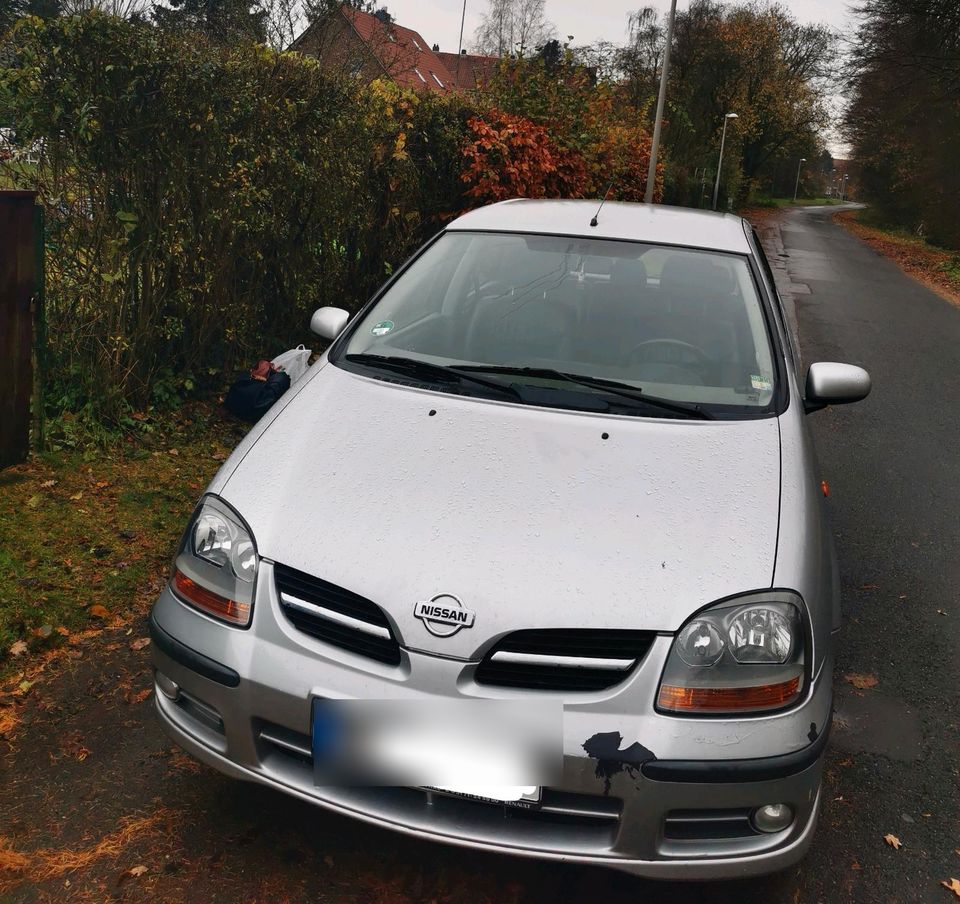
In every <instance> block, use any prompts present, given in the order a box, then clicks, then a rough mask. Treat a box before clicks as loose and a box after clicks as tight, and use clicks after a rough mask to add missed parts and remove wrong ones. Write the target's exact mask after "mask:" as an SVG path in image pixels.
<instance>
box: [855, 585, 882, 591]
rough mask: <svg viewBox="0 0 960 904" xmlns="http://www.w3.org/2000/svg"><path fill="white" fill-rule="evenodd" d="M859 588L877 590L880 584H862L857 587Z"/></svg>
mask: <svg viewBox="0 0 960 904" xmlns="http://www.w3.org/2000/svg"><path fill="white" fill-rule="evenodd" d="M859 589H860V590H879V589H880V585H879V584H862V585H861V586H860V587H859Z"/></svg>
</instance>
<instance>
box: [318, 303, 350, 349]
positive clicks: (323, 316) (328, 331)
mask: <svg viewBox="0 0 960 904" xmlns="http://www.w3.org/2000/svg"><path fill="white" fill-rule="evenodd" d="M349 319H350V312H349V311H345V310H344V309H343V308H333V307H329V306H328V307H324V308H317V309H316V310H315V311H314V312H313V317H311V318H310V329H311V330H312V331H313V332H314V333H316V334H317V335H318V336H319V337H320V338H321V339H329V340H330V341H331V342H332V341H333V340H334V339H336V338H337V336H339V335H340V334H341V333H342V332H343V328H344V327H345V326H346V325H347V321H348V320H349Z"/></svg>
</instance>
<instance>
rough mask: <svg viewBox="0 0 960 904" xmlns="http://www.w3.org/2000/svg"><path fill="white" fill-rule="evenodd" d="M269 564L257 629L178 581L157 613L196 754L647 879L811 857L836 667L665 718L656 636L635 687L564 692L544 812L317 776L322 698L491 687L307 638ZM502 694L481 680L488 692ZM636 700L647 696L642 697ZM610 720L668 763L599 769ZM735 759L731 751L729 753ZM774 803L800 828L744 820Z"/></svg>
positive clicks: (186, 739) (312, 793) (165, 716)
mask: <svg viewBox="0 0 960 904" xmlns="http://www.w3.org/2000/svg"><path fill="white" fill-rule="evenodd" d="M264 564H265V565H266V566H267V567H266V569H265V570H266V572H267V574H266V575H262V577H261V580H260V581H259V582H258V584H259V588H258V593H257V603H256V606H255V607H254V613H255V616H254V625H253V626H252V627H251V629H250V630H248V631H239V630H236V629H231V628H228V627H225V626H223V625H220V624H218V623H215V622H213V621H212V620H210V619H208V618H206V617H205V616H203V615H201V614H199V613H197V612H195V611H193V610H192V609H190V608H188V607H187V606H185V605H183V604H182V603H181V602H180V601H179V600H177V599H176V598H175V597H174V596H173V595H172V594H171V593H170V591H169V590H165V591H164V593H163V594H162V595H161V597H160V599H159V600H158V602H157V605H156V607H155V609H154V613H153V614H152V615H151V631H152V633H153V636H154V643H153V644H152V648H153V651H154V652H153V656H154V663H155V665H156V668H157V671H158V673H160V674H161V675H162V676H165V677H166V678H167V679H172V681H174V682H176V684H177V685H178V686H179V688H180V694H179V697H178V698H177V699H176V700H173V699H171V698H170V697H169V696H167V695H165V694H164V693H163V692H162V691H161V689H160V688H158V690H157V694H156V708H157V712H158V714H159V716H160V719H161V722H162V724H163V726H164V729H165V730H166V732H167V733H168V734H169V735H170V736H171V738H173V740H174V741H176V742H177V743H178V744H179V745H181V746H182V747H183V748H184V749H186V750H187V751H188V752H190V753H191V754H193V755H194V756H195V757H196V758H197V759H199V760H201V761H202V762H205V763H207V764H208V765H211V766H213V767H214V768H216V769H218V770H220V771H221V772H224V773H225V774H227V775H230V776H233V777H235V778H239V779H244V780H247V781H256V782H260V783H262V784H265V785H268V786H271V787H274V788H277V789H278V790H281V791H284V792H286V793H288V794H293V795H295V796H297V797H300V798H302V799H304V800H308V801H311V802H313V803H317V804H319V805H321V806H323V807H326V808H328V809H330V810H333V811H335V812H338V813H342V814H344V815H348V816H352V817H355V818H358V819H362V820H364V821H366V822H370V823H373V824H376V825H380V826H384V827H387V828H392V829H396V830H398V831H402V832H405V833H407V834H411V835H415V836H418V837H421V838H425V839H431V840H437V841H443V842H447V843H451V844H456V845H461V846H466V847H472V848H479V849H485V850H490V851H498V852H502V853H511V854H516V855H521V856H530V857H536V858H545V859H553V860H562V861H567V862H574V863H584V864H596V865H606V866H610V867H614V868H618V869H622V870H625V871H628V872H630V873H633V874H636V875H643V876H649V877H659V878H665V879H707V878H726V877H738V876H750V875H757V874H762V873H768V872H774V871H776V870H779V869H782V868H785V867H787V866H789V865H791V864H792V863H794V862H796V861H797V860H799V859H800V858H801V857H802V856H803V854H804V853H805V852H806V849H807V847H808V846H809V844H810V841H811V839H812V836H813V832H814V829H815V826H816V819H817V809H818V804H819V787H820V775H821V769H822V751H823V747H824V744H825V741H826V731H827V730H828V729H829V721H830V707H831V688H830V680H829V676H830V670H829V668H825V669H822V670H821V671H820V676H821V680H819V681H815V682H814V683H813V686H812V687H811V688H810V691H809V693H808V696H807V698H806V700H805V701H804V703H803V704H801V705H800V706H799V707H797V708H796V709H795V710H793V711H791V712H790V713H787V714H782V715H780V716H776V717H766V718H753V719H745V720H741V721H728V720H717V719H677V718H670V717H665V716H662V715H660V714H657V713H655V712H654V710H653V708H652V701H653V699H654V696H655V685H656V682H657V681H658V680H659V674H660V670H661V668H662V665H663V658H664V657H665V655H666V650H667V649H668V648H669V643H670V639H669V638H667V637H664V638H661V639H660V640H662V641H663V643H660V642H659V641H658V643H656V644H655V645H654V647H653V649H651V651H650V653H649V654H648V656H647V659H646V660H645V661H644V663H642V664H641V665H640V666H639V667H638V669H637V670H636V672H635V673H634V674H633V675H632V676H631V678H630V679H628V681H627V682H625V684H624V685H623V686H620V687H617V688H612V689H610V690H609V691H605V692H603V693H602V694H575V695H571V697H573V698H576V699H572V700H571V699H569V698H568V700H567V701H566V702H565V708H564V736H565V745H564V746H565V750H564V753H565V757H564V777H563V782H562V785H561V786H559V787H555V788H551V789H545V790H544V798H543V802H542V806H541V807H540V808H539V809H536V810H521V809H517V808H513V807H504V806H499V805H496V804H490V803H485V802H480V801H473V800H466V799H462V798H454V797H447V796H442V795H439V794H431V793H429V792H426V791H422V790H418V789H411V788H331V787H324V788H318V787H316V786H315V785H314V780H313V769H312V764H311V762H310V750H309V732H310V700H311V699H312V698H313V697H314V696H323V697H331V698H338V697H357V696H365V697H370V698H385V699H391V698H407V699H409V698H412V697H416V696H424V695H427V694H437V693H439V692H441V690H440V689H441V688H443V686H444V684H445V683H446V684H447V685H448V686H449V688H450V689H451V691H452V694H453V695H457V694H459V695H462V696H476V695H479V693H480V691H478V690H477V689H476V686H473V687H471V684H470V682H469V681H468V680H466V679H464V678H463V674H462V673H463V670H464V667H465V665H466V664H465V663H463V662H460V661H454V660H446V659H441V658H440V657H435V656H430V655H427V654H422V653H415V652H412V651H404V662H403V664H402V666H401V667H400V668H399V670H397V669H391V668H388V667H381V666H379V665H378V664H376V663H372V664H371V663H369V662H367V661H365V660H362V659H360V658H359V657H357V656H354V655H352V654H350V653H346V652H344V651H341V650H336V649H333V648H329V647H326V646H325V645H324V644H322V643H321V642H319V641H315V640H313V639H312V638H309V637H306V636H302V635H299V633H298V632H297V631H296V630H295V629H293V628H292V626H290V625H289V624H288V623H286V622H285V620H284V617H283V615H282V614H281V613H280V611H279V606H278V605H277V603H276V600H275V599H273V596H274V594H273V591H272V585H273V581H272V580H271V579H270V577H271V576H270V575H269V563H264ZM264 578H266V579H264ZM391 673H393V674H391ZM445 676H447V677H445ZM161 680H162V679H161ZM168 689H169V688H168ZM496 691H497V689H493V688H484V689H482V695H484V696H493V695H497V694H496ZM448 693H450V691H448ZM507 693H513V694H516V693H517V692H516V691H513V692H504V695H506V694H507ZM639 699H646V700H647V701H648V702H647V703H646V704H645V705H643V706H637V700H639ZM628 704H629V705H628ZM818 729H819V730H818ZM612 730H617V731H619V732H620V734H621V735H622V737H623V739H624V741H623V743H622V745H621V749H626V748H627V747H629V746H630V744H631V743H632V742H633V741H635V740H637V741H639V742H640V743H641V744H643V746H644V747H646V748H647V749H649V750H650V751H652V752H653V753H654V754H655V755H656V756H657V759H655V760H653V761H651V762H649V763H646V764H644V766H643V767H639V768H632V767H630V766H629V765H628V766H626V767H624V768H614V769H613V770H610V769H607V770H605V771H606V772H607V774H608V775H607V778H606V779H605V778H604V777H601V776H600V775H599V774H598V769H597V765H598V764H597V761H596V760H593V759H591V758H589V757H587V756H586V755H585V752H584V750H583V746H582V745H583V741H584V740H586V739H587V738H590V737H591V736H592V735H594V734H596V733H598V732H607V731H612ZM771 738H772V739H774V740H773V741H771ZM731 753H732V754H736V758H735V759H734V758H731V757H729V756H728V755H725V754H731ZM611 772H612V774H610V773H611ZM608 782H609V784H608ZM769 803H786V804H789V805H790V806H791V807H792V808H793V810H794V813H795V818H794V820H793V823H792V824H791V825H790V826H789V827H788V828H786V829H784V830H783V831H781V832H777V833H773V834H758V833H756V832H753V831H752V830H750V828H749V822H748V820H747V815H746V814H749V812H750V811H751V810H752V809H753V808H755V807H758V806H761V805H763V804H769Z"/></svg>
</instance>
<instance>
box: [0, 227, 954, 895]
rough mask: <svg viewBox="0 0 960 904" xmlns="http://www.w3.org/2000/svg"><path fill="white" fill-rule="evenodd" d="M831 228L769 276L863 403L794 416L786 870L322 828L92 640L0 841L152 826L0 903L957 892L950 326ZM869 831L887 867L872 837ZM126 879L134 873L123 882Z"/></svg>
mask: <svg viewBox="0 0 960 904" xmlns="http://www.w3.org/2000/svg"><path fill="white" fill-rule="evenodd" d="M831 213H832V211H830V210H829V209H826V210H817V209H808V210H799V211H793V212H790V213H789V214H787V220H786V222H785V226H784V229H783V231H782V235H783V242H784V255H788V256H784V257H782V258H780V259H779V260H778V261H777V262H776V263H777V264H778V265H780V266H779V269H780V270H781V275H782V276H783V277H784V282H785V283H789V284H791V285H792V286H793V291H794V292H795V293H796V294H795V296H794V298H795V300H796V311H797V316H798V319H799V324H800V336H801V345H802V351H803V355H804V357H805V359H806V361H807V362H808V363H809V362H811V361H814V360H839V361H848V362H851V363H855V364H860V365H863V366H865V367H866V368H868V369H869V370H870V372H871V374H872V376H873V379H874V391H873V394H872V395H871V396H870V398H869V399H867V400H866V401H865V402H863V403H861V404H859V405H854V406H849V407H841V408H837V409H834V410H827V411H823V412H819V413H817V414H814V415H812V416H811V424H812V426H813V429H814V433H815V436H816V440H817V446H818V450H819V454H820V459H821V468H822V472H823V477H824V478H825V479H827V480H828V481H829V483H830V486H831V507H832V510H833V515H834V526H835V529H836V535H837V544H838V551H839V555H840V562H841V571H842V581H843V598H844V613H845V616H844V626H843V633H842V639H841V644H840V649H839V656H838V662H837V673H836V681H835V684H836V692H837V717H836V720H835V727H834V731H833V734H832V738H831V743H830V747H829V749H828V762H827V769H826V773H825V786H824V806H823V812H822V816H821V824H820V828H819V831H818V834H817V836H816V839H815V841H814V845H813V848H812V850H811V852H810V854H809V856H808V857H807V859H806V860H805V861H804V862H803V863H802V864H800V865H799V866H798V867H794V868H792V869H790V870H787V871H785V872H783V873H781V874H779V875H776V876H772V877H768V878H765V879H759V880H751V881H743V882H740V881H738V882H726V883H714V884H710V885H707V886H698V885H683V884H663V883H655V882H644V881H640V880H636V879H633V878H631V877H629V876H625V875H621V874H619V873H615V872H612V871H605V870H600V869H592V868H591V869H587V868H581V867H573V866H564V865H557V864H550V863H538V862H533V861H528V860H521V859H515V858H509V857H501V856H494V855H490V854H477V853H475V852H472V851H469V850H460V849H456V848H450V847H445V846H441V845H437V844H430V843H425V842H420V841H417V840H414V839H410V838H406V837H404V836H401V835H397V834H393V833H390V832H387V831H384V830H380V829H375V828H371V827H368V826H365V825H363V824H360V823H357V822H355V821H351V820H347V819H344V818H340V817H337V816H333V815H331V814H328V813H326V812H324V811H322V810H319V809H317V808H315V807H313V806H310V805H307V804H304V803H301V802H298V801H295V800H291V799H288V798H286V797H284V796H282V795H280V794H278V793H275V792H272V791H269V790H267V789H263V788H259V787H255V786H250V785H244V784H239V783H236V782H232V781H230V780H228V779H226V778H224V777H222V776H220V775H219V774H216V773H214V772H212V771H210V770H207V769H206V768H203V767H199V766H195V765H194V764H193V763H192V761H189V760H188V759H187V758H185V757H182V756H181V755H178V754H177V753H176V752H174V751H173V750H172V749H171V746H170V743H169V742H168V741H167V740H166V739H165V738H164V737H163V736H162V734H161V732H160V730H159V727H158V725H157V722H156V719H155V718H154V716H153V713H152V702H151V701H150V700H142V701H140V698H139V697H136V698H135V699H137V700H138V702H136V703H134V704H131V703H130V697H129V690H125V689H132V690H136V689H137V688H140V687H143V688H146V687H149V681H150V671H149V666H148V663H147V653H148V651H144V652H142V653H138V654H133V653H131V652H130V649H129V645H128V642H124V643H122V644H118V643H113V644H106V643H104V644H101V645H100V646H99V647H97V648H96V649H94V648H90V651H89V652H88V653H87V654H85V655H84V656H83V657H82V658H81V659H78V660H77V661H76V662H75V663H73V664H72V665H71V666H70V667H69V668H68V669H66V670H65V671H64V673H63V674H62V675H59V676H58V677H57V678H56V679H55V680H54V681H51V682H50V683H49V685H45V686H44V687H45V690H44V692H43V695H42V696H40V695H37V699H36V700H33V702H31V703H30V709H29V710H28V711H27V712H26V713H25V715H24V723H23V730H22V732H21V734H20V736H19V737H18V740H17V744H16V745H15V746H14V748H13V749H12V750H11V751H10V752H9V753H8V754H7V755H6V756H5V757H4V760H3V763H2V767H3V770H4V779H3V781H2V782H0V835H7V836H9V837H10V838H12V839H13V841H14V843H15V844H16V845H17V846H18V847H19V848H20V849H31V850H36V849H38V848H65V849H71V850H72V849H76V848H79V847H82V846H83V845H89V843H90V839H91V838H92V839H96V838H100V837H105V836H107V835H108V834H109V833H111V832H115V831H116V829H117V826H118V825H122V824H123V822H122V821H123V820H124V819H125V818H128V817H130V816H131V815H133V814H148V815H149V816H150V818H151V819H153V820H154V828H153V829H151V833H152V834H151V833H147V832H144V834H143V835H142V837H141V836H137V837H136V838H135V839H134V840H133V841H131V842H130V843H129V844H127V846H126V847H124V848H123V849H122V852H121V853H120V854H118V855H116V856H112V855H111V856H104V857H99V858H98V859H95V860H93V861H92V862H91V865H90V866H89V867H88V868H85V869H83V870H80V869H78V870H76V871H74V872H69V873H66V874H63V873H61V874H57V876H56V877H55V878H49V879H46V880H42V879H40V880H36V881H33V882H31V883H23V882H21V883H19V884H17V885H16V886H8V888H7V893H6V894H3V893H0V899H2V900H3V901H7V900H10V901H24V902H27V901H40V900H108V899H112V900H118V899H123V900H151V901H201V900H202V901H204V902H214V901H225V902H226V901H229V902H233V901H250V902H252V901H258V902H260V901H262V902H275V901H277V902H279V901H331V902H367V901H371V902H382V904H387V902H389V904H395V902H407V901H411V902H413V901H435V902H438V904H439V902H447V904H460V902H463V904H466V902H470V904H474V902H501V901H503V902H511V904H521V902H522V904H527V902H547V901H550V902H553V901H571V902H590V904H596V902H599V901H603V902H605V904H606V902H654V901H656V902H659V901H664V902H671V904H673V902H687V901H689V902H694V901H696V902H700V901H704V900H706V901H710V902H717V904H720V902H737V904H754V902H756V904H760V902H763V904H781V902H782V904H813V902H825V904H835V902H848V901H850V902H858V904H860V902H864V904H869V902H878V904H880V902H882V904H888V902H913V901H923V902H926V901H930V902H945V904H946V902H949V901H950V900H953V898H952V896H951V894H950V893H949V892H948V891H947V890H946V889H944V888H942V887H941V886H940V881H941V880H942V879H947V878H949V877H951V876H958V877H960V854H958V853H957V852H956V849H960V806H958V805H960V791H958V764H960V727H958V721H960V715H958V709H960V707H958V701H960V693H958V691H960V664H958V663H960V657H958V655H957V651H956V649H955V644H956V641H957V636H958V633H960V632H958V627H960V593H958V590H957V588H958V586H960V556H958V553H957V549H958V545H960V544H958V541H960V516H958V513H960V468H958V462H957V457H958V454H960V452H958V450H960V429H958V427H957V420H956V419H957V415H958V412H960V370H958V368H957V360H958V353H960V310H958V309H957V308H954V307H953V306H951V305H950V304H949V303H948V302H946V301H943V300H942V299H940V298H939V297H937V296H936V295H934V294H933V293H931V292H930V291H928V290H927V289H925V288H923V287H922V286H920V285H918V284H916V283H914V282H913V281H912V280H910V279H909V278H908V277H906V276H904V275H903V274H902V273H901V272H900V271H899V270H898V269H897V268H896V267H895V266H894V265H893V264H892V263H890V262H888V261H886V260H884V259H883V258H881V257H879V256H878V255H877V254H876V253H875V252H873V251H872V250H870V249H869V248H867V247H866V246H865V245H863V244H862V243H860V242H859V241H858V240H857V239H856V238H854V237H853V236H852V235H850V234H848V233H847V232H845V231H844V230H843V229H842V228H840V227H838V226H836V225H834V224H833V223H832V222H831V220H830V214H831ZM938 610H939V611H940V612H942V613H944V614H939V612H938ZM851 673H859V674H868V675H873V676H876V678H877V681H878V683H877V685H876V686H875V687H874V688H872V689H869V690H865V691H862V692H857V691H855V690H854V689H853V688H852V687H851V686H850V685H849V684H848V683H847V682H846V681H845V680H844V679H843V676H844V675H845V674H851ZM125 694H126V697H125V696H124V695H125ZM74 735H75V736H76V737H78V738H79V737H82V740H83V744H84V745H86V747H87V748H89V751H90V756H89V757H88V758H87V759H86V760H85V761H83V762H77V761H76V758H71V757H69V756H67V757H64V756H55V754H54V752H55V751H57V750H58V749H61V748H62V747H63V739H64V738H65V737H67V738H69V737H71V736H74ZM887 833H891V834H894V835H896V836H898V837H899V839H900V840H901V842H902V843H903V847H902V848H901V849H900V850H899V851H895V850H893V849H892V848H891V847H889V846H888V845H886V844H885V843H884V841H883V836H884V835H885V834H887ZM0 847H2V846H0ZM0 854H2V851H0ZM138 863H139V864H142V865H144V866H145V867H146V868H147V871H146V872H145V873H144V874H143V875H142V876H139V877H138V878H136V879H135V880H131V879H129V878H124V875H123V873H122V872H121V870H124V869H127V868H129V867H131V866H133V865H134V864H138ZM0 866H2V857H0ZM2 878H3V876H2V870H0V879H2ZM2 887H3V883H2V882H0V889H2Z"/></svg>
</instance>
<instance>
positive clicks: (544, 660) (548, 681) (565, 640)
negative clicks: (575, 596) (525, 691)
mask: <svg viewBox="0 0 960 904" xmlns="http://www.w3.org/2000/svg"><path fill="white" fill-rule="evenodd" d="M655 637H656V634H654V633H653V632H648V631H618V630H603V629H592V628H586V629H583V628H570V629H568V628H544V629H540V630H526V631H515V632H514V633H513V634H508V635H507V636H506V637H505V638H503V640H501V641H500V642H499V643H498V644H497V645H496V646H495V647H494V648H493V649H492V650H490V652H489V653H487V655H486V656H485V657H484V658H483V661H482V662H481V663H480V665H479V666H478V667H477V671H476V673H475V675H474V680H475V681H476V682H477V684H488V685H497V686H499V687H522V688H529V689H531V690H544V691H598V690H603V689H604V688H608V687H613V685H615V684H619V683H620V682H621V681H623V680H624V679H625V678H626V677H627V676H628V675H629V674H630V673H631V672H632V671H633V670H634V668H636V666H637V665H638V664H639V663H640V662H641V661H642V660H643V658H644V656H646V655H647V651H648V650H649V649H650V646H651V644H652V643H653V641H654V638H655Z"/></svg>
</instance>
